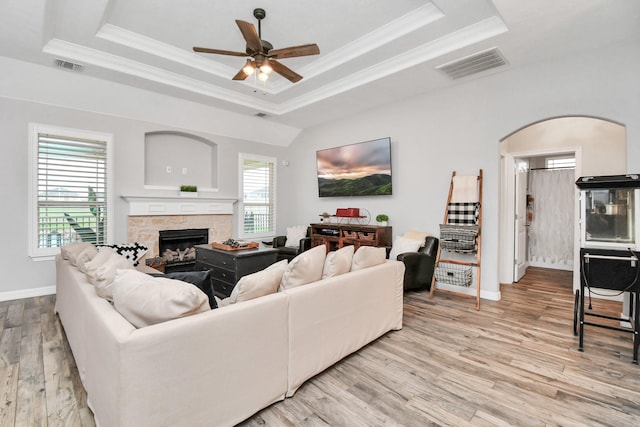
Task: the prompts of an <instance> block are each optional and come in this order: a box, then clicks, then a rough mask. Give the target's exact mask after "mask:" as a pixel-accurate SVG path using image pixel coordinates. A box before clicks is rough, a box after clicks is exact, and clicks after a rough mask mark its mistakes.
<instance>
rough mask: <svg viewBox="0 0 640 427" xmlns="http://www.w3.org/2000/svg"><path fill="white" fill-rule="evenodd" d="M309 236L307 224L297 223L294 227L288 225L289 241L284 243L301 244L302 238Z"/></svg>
mask: <svg viewBox="0 0 640 427" xmlns="http://www.w3.org/2000/svg"><path fill="white" fill-rule="evenodd" d="M305 237H307V226H306V225H295V226H293V227H287V241H286V243H285V244H284V245H285V246H294V247H296V248H297V247H299V246H300V240H302V239H304V238H305Z"/></svg>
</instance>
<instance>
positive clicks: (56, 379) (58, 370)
mask: <svg viewBox="0 0 640 427" xmlns="http://www.w3.org/2000/svg"><path fill="white" fill-rule="evenodd" d="M53 316H55V315H54V314H53V313H48V314H43V315H42V317H43V319H44V324H46V325H48V326H49V330H48V332H43V337H47V339H45V340H44V341H43V343H42V348H43V361H44V375H45V389H46V396H47V399H46V400H47V418H48V426H70V427H71V426H73V427H76V426H77V427H80V426H82V422H81V418H80V413H79V410H78V401H77V399H76V397H75V393H74V390H73V380H72V378H71V369H70V368H69V362H68V360H67V358H66V355H65V351H64V343H63V338H62V336H63V335H62V332H61V325H60V324H59V323H58V322H56V321H52V320H51V317H53Z"/></svg>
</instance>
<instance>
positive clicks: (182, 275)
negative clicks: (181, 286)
mask: <svg viewBox="0 0 640 427" xmlns="http://www.w3.org/2000/svg"><path fill="white" fill-rule="evenodd" d="M211 271H212V270H204V271H173V272H171V273H166V274H165V273H157V272H156V273H152V274H150V275H151V276H154V277H164V278H167V279H174V280H182V281H183V282H187V283H191V284H192V285H195V286H197V287H198V289H200V290H201V291H202V292H204V293H205V294H206V295H207V298H209V307H211V309H212V310H213V309H216V308H218V303H217V302H216V299H215V298H214V295H213V289H212V287H211ZM147 274H148V273H147Z"/></svg>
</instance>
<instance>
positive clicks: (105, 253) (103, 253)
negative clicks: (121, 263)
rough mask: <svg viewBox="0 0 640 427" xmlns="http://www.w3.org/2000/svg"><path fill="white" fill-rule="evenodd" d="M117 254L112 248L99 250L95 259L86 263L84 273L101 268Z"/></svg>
mask: <svg viewBox="0 0 640 427" xmlns="http://www.w3.org/2000/svg"><path fill="white" fill-rule="evenodd" d="M115 253H116V251H114V250H113V249H111V248H106V247H100V248H98V253H97V254H96V255H95V256H94V257H93V259H92V260H91V261H87V262H85V263H84V270H85V271H84V272H85V273H89V272H90V271H92V270H95V269H96V268H98V267H100V266H101V265H102V264H104V263H105V262H106V261H107V260H108V259H109V258H111V256H112V255H113V254H115ZM116 255H117V254H116Z"/></svg>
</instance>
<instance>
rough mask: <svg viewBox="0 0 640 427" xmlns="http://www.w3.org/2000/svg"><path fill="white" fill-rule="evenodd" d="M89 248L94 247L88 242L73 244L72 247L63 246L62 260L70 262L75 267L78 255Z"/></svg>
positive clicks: (61, 250) (61, 249)
mask: <svg viewBox="0 0 640 427" xmlns="http://www.w3.org/2000/svg"><path fill="white" fill-rule="evenodd" d="M89 246H93V245H92V244H91V243H88V242H80V243H71V244H70V245H65V246H62V247H61V248H60V254H61V255H62V258H64V259H66V260H68V261H69V263H70V264H71V265H73V266H75V265H76V258H77V257H78V255H80V253H81V252H82V251H83V250H85V249H86V248H88V247H89Z"/></svg>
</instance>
